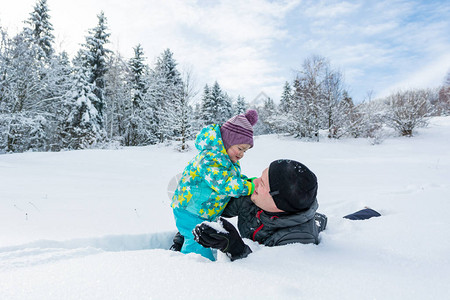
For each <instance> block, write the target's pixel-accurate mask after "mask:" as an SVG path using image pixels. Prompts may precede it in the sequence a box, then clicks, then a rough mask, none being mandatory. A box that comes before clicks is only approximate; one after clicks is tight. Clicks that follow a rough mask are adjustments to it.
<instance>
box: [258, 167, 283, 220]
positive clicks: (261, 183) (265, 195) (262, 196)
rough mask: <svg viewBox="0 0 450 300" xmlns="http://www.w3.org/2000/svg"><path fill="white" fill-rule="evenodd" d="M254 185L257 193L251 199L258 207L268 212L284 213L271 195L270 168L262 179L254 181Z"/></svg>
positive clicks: (263, 174)
mask: <svg viewBox="0 0 450 300" xmlns="http://www.w3.org/2000/svg"><path fill="white" fill-rule="evenodd" d="M253 183H254V184H255V191H254V192H253V194H252V196H251V199H252V201H253V203H255V205H256V206H258V207H259V208H261V209H263V210H265V211H267V212H283V211H282V210H281V209H279V208H278V207H277V206H276V205H275V202H274V201H273V198H272V196H271V195H270V194H269V193H270V186H269V168H266V169H265V170H264V171H263V172H262V175H261V177H259V178H257V179H255V180H253Z"/></svg>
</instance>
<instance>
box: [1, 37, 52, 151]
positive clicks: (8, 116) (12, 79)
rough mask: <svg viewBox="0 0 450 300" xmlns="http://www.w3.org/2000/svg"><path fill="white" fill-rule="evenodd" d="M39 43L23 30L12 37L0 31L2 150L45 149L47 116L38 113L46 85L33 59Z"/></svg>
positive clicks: (37, 51)
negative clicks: (0, 38)
mask: <svg viewBox="0 0 450 300" xmlns="http://www.w3.org/2000/svg"><path fill="white" fill-rule="evenodd" d="M39 51H40V50H39V47H38V46H37V45H36V44H34V43H33V42H32V38H31V37H30V36H29V35H28V32H27V31H22V32H21V33H19V34H18V35H16V36H15V37H13V38H12V39H9V38H8V37H7V35H6V34H5V33H3V34H2V48H1V54H0V59H1V61H0V72H1V74H2V75H1V77H0V89H1V90H2V93H1V96H0V97H1V101H0V102H1V103H0V109H1V111H2V116H1V117H0V119H1V120H0V130H1V132H2V136H3V137H5V138H4V139H3V141H4V143H2V147H3V149H4V151H11V152H23V151H27V150H29V149H35V150H41V151H42V150H46V140H45V137H46V133H45V132H46V130H47V128H48V127H49V124H48V122H47V120H46V119H45V118H44V117H42V116H40V115H39V114H38V112H39V107H40V105H41V103H42V101H41V100H42V99H43V97H44V96H43V95H44V93H45V92H46V87H45V85H44V84H42V81H41V78H40V70H41V66H42V64H41V63H40V61H38V60H37V56H38V55H37V54H38V53H39Z"/></svg>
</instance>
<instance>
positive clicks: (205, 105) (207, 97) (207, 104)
mask: <svg viewBox="0 0 450 300" xmlns="http://www.w3.org/2000/svg"><path fill="white" fill-rule="evenodd" d="M214 105H215V103H214V102H213V101H212V98H211V89H210V88H209V86H208V85H207V84H206V85H205V87H204V88H203V95H202V101H201V107H200V111H201V112H200V116H201V126H203V125H209V124H213V123H214V110H215V108H214Z"/></svg>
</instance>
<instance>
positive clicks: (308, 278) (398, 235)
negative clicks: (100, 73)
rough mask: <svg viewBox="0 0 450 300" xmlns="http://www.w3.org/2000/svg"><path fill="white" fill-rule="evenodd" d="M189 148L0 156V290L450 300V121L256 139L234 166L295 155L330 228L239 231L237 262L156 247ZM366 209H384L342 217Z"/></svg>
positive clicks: (9, 295) (251, 171) (17, 294)
mask: <svg viewBox="0 0 450 300" xmlns="http://www.w3.org/2000/svg"><path fill="white" fill-rule="evenodd" d="M191 145H192V144H191ZM194 151H195V150H191V151H190V152H187V153H178V152H176V151H174V150H172V147H165V146H162V145H158V146H149V147H138V148H124V149H119V150H85V151H68V152H59V153H24V154H13V155H0V299H450V292H449V289H448V283H449V282H450V217H449V214H450V196H449V195H450V118H449V117H447V118H435V119H433V120H432V122H431V124H430V126H429V127H428V128H423V129H420V130H418V133H417V135H416V136H415V137H413V138H390V139H387V140H385V141H384V142H383V143H382V144H381V145H376V146H372V145H370V143H369V142H368V141H367V140H363V139H360V140H354V139H349V140H342V141H328V140H324V141H322V142H320V143H308V142H300V141H298V140H294V139H292V138H288V137H277V136H275V135H271V136H260V137H256V139H255V147H254V148H253V149H251V150H250V151H248V152H247V154H246V157H245V158H244V159H243V160H242V161H241V164H242V170H243V173H244V174H246V175H248V176H259V174H260V173H261V171H262V170H263V169H264V168H265V167H266V166H268V164H269V163H270V162H271V161H272V160H274V159H277V158H292V159H296V160H298V161H301V162H303V163H305V164H306V165H307V166H309V167H310V168H311V170H313V171H314V172H315V173H316V175H317V176H318V178H319V194H318V199H319V205H320V208H319V212H322V213H325V214H326V215H327V216H328V228H327V230H326V231H325V232H323V233H321V243H320V244H319V245H301V244H293V245H287V246H282V247H273V248H270V247H264V246H260V245H258V244H255V243H253V242H252V241H249V240H245V241H246V243H247V244H248V245H250V247H251V248H252V249H253V251H254V253H252V254H251V255H250V256H249V257H248V258H246V259H243V260H239V261H235V262H230V261H229V260H228V258H227V257H226V256H224V255H223V254H222V253H219V254H218V261H217V262H210V261H209V260H207V259H204V258H202V257H200V256H198V255H195V254H190V255H183V254H180V253H175V252H172V251H168V250H166V249H167V248H168V247H169V246H170V244H171V238H172V235H173V234H174V233H175V230H176V229H175V225H174V221H173V216H172V212H171V209H170V207H169V200H168V196H167V183H168V182H169V181H170V179H171V178H172V176H173V175H175V174H177V173H178V172H180V171H181V170H182V169H183V167H184V166H185V164H186V163H187V161H188V160H189V159H191V158H192V156H193V155H194V154H195V152H194ZM364 206H369V207H372V208H374V209H376V210H378V211H379V212H380V213H382V215H383V216H382V217H380V218H372V219H370V220H366V221H350V220H347V219H343V218H342V216H344V215H346V214H348V213H351V212H354V211H356V210H359V209H361V208H363V207H364ZM232 221H233V222H235V221H236V220H232Z"/></svg>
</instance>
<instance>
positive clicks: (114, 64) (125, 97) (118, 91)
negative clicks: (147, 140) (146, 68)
mask: <svg viewBox="0 0 450 300" xmlns="http://www.w3.org/2000/svg"><path fill="white" fill-rule="evenodd" d="M129 80H130V76H129V74H128V66H127V62H125V61H124V59H123V58H122V57H121V56H120V54H116V55H111V56H110V58H109V62H108V71H107V72H106V74H105V102H106V103H107V105H106V118H105V130H106V132H107V136H108V139H109V140H111V141H119V142H120V143H122V144H124V145H129V143H128V142H127V141H126V136H127V128H128V124H129V117H130V115H131V109H132V103H131V92H130V84H129Z"/></svg>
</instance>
